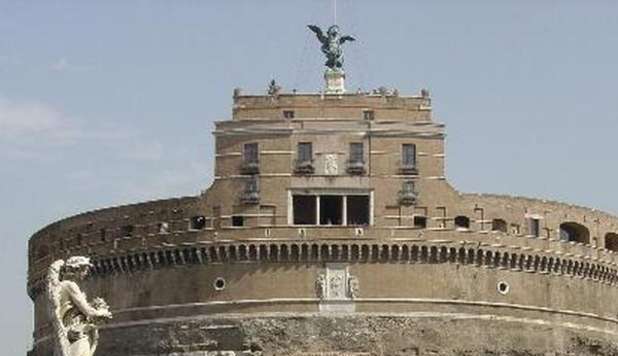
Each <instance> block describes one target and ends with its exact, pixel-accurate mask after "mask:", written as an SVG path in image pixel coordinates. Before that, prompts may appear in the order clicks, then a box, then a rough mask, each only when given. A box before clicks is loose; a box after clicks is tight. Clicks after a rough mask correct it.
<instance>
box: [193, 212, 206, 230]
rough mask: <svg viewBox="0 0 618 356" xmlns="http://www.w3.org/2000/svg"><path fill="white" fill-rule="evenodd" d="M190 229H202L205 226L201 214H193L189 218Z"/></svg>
mask: <svg viewBox="0 0 618 356" xmlns="http://www.w3.org/2000/svg"><path fill="white" fill-rule="evenodd" d="M190 227H191V230H203V229H204V228H205V227H206V218H205V217H203V216H201V215H200V216H194V217H192V218H191V225H190Z"/></svg>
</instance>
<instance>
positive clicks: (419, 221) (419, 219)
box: [414, 215, 427, 229]
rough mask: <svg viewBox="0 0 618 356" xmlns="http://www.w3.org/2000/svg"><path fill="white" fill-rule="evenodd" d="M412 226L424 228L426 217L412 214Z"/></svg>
mask: <svg viewBox="0 0 618 356" xmlns="http://www.w3.org/2000/svg"><path fill="white" fill-rule="evenodd" d="M414 227H416V228H420V229H424V228H426V227H427V217H426V216H419V215H416V216H414Z"/></svg>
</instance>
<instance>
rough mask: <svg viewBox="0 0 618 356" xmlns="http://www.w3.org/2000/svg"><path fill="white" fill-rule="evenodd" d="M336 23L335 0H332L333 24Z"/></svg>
mask: <svg viewBox="0 0 618 356" xmlns="http://www.w3.org/2000/svg"><path fill="white" fill-rule="evenodd" d="M336 24H337V0H333V25H336Z"/></svg>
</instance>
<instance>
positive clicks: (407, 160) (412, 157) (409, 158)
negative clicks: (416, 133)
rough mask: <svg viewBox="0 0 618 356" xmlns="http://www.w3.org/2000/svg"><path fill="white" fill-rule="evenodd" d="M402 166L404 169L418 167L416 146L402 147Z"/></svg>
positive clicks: (408, 144)
mask: <svg viewBox="0 0 618 356" xmlns="http://www.w3.org/2000/svg"><path fill="white" fill-rule="evenodd" d="M401 164H402V165H403V166H404V167H416V145H415V144H412V143H406V144H403V145H402V147H401Z"/></svg>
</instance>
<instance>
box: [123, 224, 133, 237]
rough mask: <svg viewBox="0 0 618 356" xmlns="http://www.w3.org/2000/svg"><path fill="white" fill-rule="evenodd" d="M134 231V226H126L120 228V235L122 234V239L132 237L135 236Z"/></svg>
mask: <svg viewBox="0 0 618 356" xmlns="http://www.w3.org/2000/svg"><path fill="white" fill-rule="evenodd" d="M134 230H135V228H134V227H133V225H125V226H123V227H121V228H120V233H121V235H122V237H131V236H133V231H134Z"/></svg>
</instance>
